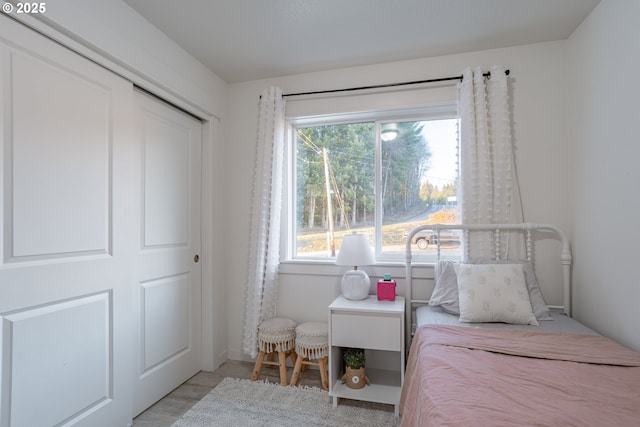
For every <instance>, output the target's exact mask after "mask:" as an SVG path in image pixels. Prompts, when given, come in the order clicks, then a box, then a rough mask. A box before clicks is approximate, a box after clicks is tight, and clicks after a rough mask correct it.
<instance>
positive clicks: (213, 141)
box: [5, 14, 228, 371]
mask: <svg viewBox="0 0 640 427" xmlns="http://www.w3.org/2000/svg"><path fill="white" fill-rule="evenodd" d="M5 16H7V17H8V18H9V19H13V20H15V21H18V22H20V23H22V24H24V25H26V26H27V27H29V28H31V29H32V30H34V31H36V32H38V33H40V34H42V35H44V36H45V37H48V38H50V39H52V40H54V41H56V42H57V43H59V44H61V45H63V46H65V47H67V48H69V49H71V50H72V51H74V52H76V53H78V54H79V55H81V56H83V57H85V58H87V59H89V60H91V61H93V62H95V63H97V64H99V65H101V66H103V67H104V68H106V69H108V70H110V71H111V72H113V73H115V74H118V75H120V76H121V77H123V78H125V79H126V80H129V81H130V82H132V83H133V84H134V85H136V86H139V87H140V88H142V89H144V90H146V91H147V92H149V93H151V94H153V95H154V96H157V97H158V98H161V99H163V100H165V101H167V102H168V103H170V104H173V105H175V106H176V107H178V108H179V109H182V110H184V111H186V112H188V113H189V114H191V115H193V116H195V117H197V118H199V119H200V120H202V165H201V167H202V207H201V215H202V216H201V221H202V225H201V230H202V242H201V244H202V255H201V263H202V358H201V360H202V366H201V369H202V370H204V371H213V370H214V369H216V368H217V367H218V366H220V365H221V364H222V363H223V362H224V361H225V360H226V359H227V356H228V350H227V346H226V339H225V337H226V333H225V331H226V324H227V320H226V313H227V311H226V288H225V283H226V280H225V277H224V275H222V277H220V275H217V277H218V279H219V281H218V282H217V283H215V285H214V271H223V272H224V271H225V270H224V262H223V261H222V254H224V250H223V249H224V239H214V238H213V236H223V235H224V230H223V227H221V224H222V221H223V217H222V212H221V211H220V209H216V206H215V204H214V200H215V199H216V198H217V195H219V194H222V187H221V182H222V178H224V177H223V176H222V175H221V173H222V172H221V171H222V170H223V169H222V167H223V164H224V163H223V162H222V161H221V156H220V154H221V146H220V141H221V137H222V128H221V117H220V116H219V115H217V114H215V113H213V112H212V111H210V110H209V109H208V108H207V107H206V106H204V105H202V103H201V102H199V100H195V99H190V98H188V97H187V96H185V95H184V94H182V93H179V92H177V91H176V90H174V89H173V87H172V86H170V85H163V82H159V81H158V79H157V78H154V76H152V75H150V74H149V73H147V72H146V71H144V70H142V69H140V68H135V67H133V66H131V65H130V64H128V63H127V62H126V61H125V60H122V59H121V58H116V57H115V56H113V55H110V56H109V57H107V56H106V55H104V54H103V53H102V52H101V51H99V50H98V49H97V48H96V47H95V44H94V43H93V42H92V40H89V39H86V38H84V37H82V36H81V35H79V34H77V33H74V32H72V31H70V30H69V29H67V28H65V27H64V26H63V25H60V24H58V23H57V22H56V21H55V17H54V19H47V17H46V16H38V15H27V14H22V15H17V14H12V15H5ZM74 19H78V18H77V17H75V18H74ZM216 285H217V286H216Z"/></svg>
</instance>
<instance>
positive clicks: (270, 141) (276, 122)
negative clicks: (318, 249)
mask: <svg viewBox="0 0 640 427" xmlns="http://www.w3.org/2000/svg"><path fill="white" fill-rule="evenodd" d="M284 111H285V102H284V99H283V97H282V90H281V89H279V88H276V87H271V88H269V89H265V90H264V91H263V92H262V96H261V97H260V109H259V115H258V137H257V142H256V157H255V169H254V176H253V200H252V209H251V225H250V235H249V267H248V275H247V302H246V313H245V323H244V339H243V351H244V352H245V354H248V355H250V356H251V357H253V358H255V357H256V356H257V354H258V351H257V344H258V325H259V324H260V322H262V321H263V320H266V319H270V318H273V317H275V316H276V304H277V296H278V265H279V262H280V217H281V210H282V186H283V182H282V180H283V162H284V135H285V118H284Z"/></svg>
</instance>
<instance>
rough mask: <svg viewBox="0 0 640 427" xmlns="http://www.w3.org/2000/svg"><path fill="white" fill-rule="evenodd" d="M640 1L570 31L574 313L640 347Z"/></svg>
mask: <svg viewBox="0 0 640 427" xmlns="http://www.w3.org/2000/svg"><path fill="white" fill-rule="evenodd" d="M639 16H640V2H637V1H633V0H603V1H602V2H601V3H600V4H599V5H598V6H597V7H596V9H594V11H593V12H592V13H591V15H589V17H588V18H587V19H586V20H585V21H584V22H583V23H582V25H580V27H579V28H578V29H577V30H576V31H575V32H574V33H573V35H572V36H571V37H570V39H569V41H568V43H567V45H568V53H569V79H568V83H569V87H570V103H569V112H570V113H569V115H570V133H569V154H570V158H569V166H570V168H569V189H570V192H569V194H570V200H571V202H570V217H571V219H572V234H573V236H574V253H575V265H574V270H573V271H574V307H575V315H576V317H577V318H578V319H579V320H580V321H582V322H583V323H585V324H587V325H589V326H591V327H592V328H593V329H596V330H597V331H599V332H601V333H603V334H605V335H607V336H609V337H611V338H614V339H616V340H617V341H619V342H620V343H622V344H625V345H627V346H629V347H631V348H633V349H635V350H640V334H639V333H638V325H640V310H638V304H640V279H638V276H637V272H636V269H635V263H637V262H638V258H639V256H640V250H638V246H637V245H638V242H640V226H639V224H638V218H640V200H639V199H638V185H639V184H640V167H638V159H640V138H639V137H638V132H637V129H636V128H635V126H636V125H637V124H638V123H640V106H639V101H638V99H639V98H640V89H639V87H638V85H637V82H636V74H637V72H638V70H639V69H640V54H639V51H638V40H640V26H638V22H637V21H638V17H639Z"/></svg>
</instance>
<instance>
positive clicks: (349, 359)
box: [342, 348, 369, 389]
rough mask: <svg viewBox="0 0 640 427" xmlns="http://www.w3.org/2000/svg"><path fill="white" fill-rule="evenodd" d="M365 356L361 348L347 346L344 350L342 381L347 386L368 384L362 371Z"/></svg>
mask: <svg viewBox="0 0 640 427" xmlns="http://www.w3.org/2000/svg"><path fill="white" fill-rule="evenodd" d="M365 363H366V358H365V355H364V350H363V349H361V348H349V349H347V350H346V351H345V352H344V364H345V373H344V375H343V376H342V382H343V383H346V384H347V387H349V388H356V389H358V388H362V387H364V386H365V384H369V378H367V376H366V375H365V373H364V368H365Z"/></svg>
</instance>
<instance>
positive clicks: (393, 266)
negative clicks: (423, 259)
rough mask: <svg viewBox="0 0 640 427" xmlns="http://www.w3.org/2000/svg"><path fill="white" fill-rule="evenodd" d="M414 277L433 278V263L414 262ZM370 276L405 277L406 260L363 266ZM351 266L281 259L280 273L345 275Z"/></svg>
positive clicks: (331, 262) (328, 262)
mask: <svg viewBox="0 0 640 427" xmlns="http://www.w3.org/2000/svg"><path fill="white" fill-rule="evenodd" d="M412 267H413V277H414V278H425V279H428V278H433V267H434V264H433V263H414V264H412ZM361 268H362V269H363V270H364V271H366V272H367V274H368V275H369V276H370V277H383V276H384V275H385V273H389V274H391V277H394V278H404V277H405V264H404V262H379V263H376V264H375V265H367V266H364V267H361ZM348 270H350V268H349V267H346V266H341V265H336V264H335V262H333V261H323V260H317V261H308V260H305V261H302V260H295V261H294V260H291V261H281V262H280V266H279V270H278V271H279V274H290V275H304V276H333V277H335V276H339V275H343V274H344V273H345V272H346V271H348Z"/></svg>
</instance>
